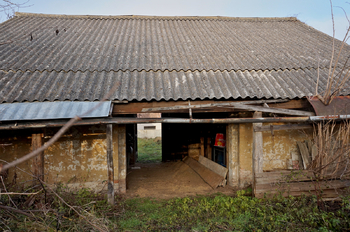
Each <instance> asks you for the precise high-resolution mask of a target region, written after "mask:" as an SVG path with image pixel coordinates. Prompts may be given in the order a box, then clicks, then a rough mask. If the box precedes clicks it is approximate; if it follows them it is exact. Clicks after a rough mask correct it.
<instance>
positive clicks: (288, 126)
mask: <svg viewBox="0 0 350 232" xmlns="http://www.w3.org/2000/svg"><path fill="white" fill-rule="evenodd" d="M271 126H272V129H273V130H274V131H276V130H302V129H312V128H313V126H312V125H311V124H308V123H303V124H286V125H268V126H261V127H256V128H255V129H254V131H256V132H263V131H271Z"/></svg>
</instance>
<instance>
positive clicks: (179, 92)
mask: <svg viewBox="0 0 350 232" xmlns="http://www.w3.org/2000/svg"><path fill="white" fill-rule="evenodd" d="M327 75H328V69H322V70H320V79H319V92H322V91H324V87H325V86H326V84H327ZM316 82H317V70H316V69H311V70H309V69H305V70H302V69H299V70H291V71H288V70H285V71H281V70H279V71H250V72H248V71H244V72H241V71H237V72H235V71H230V72H228V71H223V72H221V71H216V72H214V71H209V72H207V71H202V72H198V71H194V72H191V71H187V72H184V71H180V72H176V71H173V72H169V71H164V72H162V71H157V72H153V71H151V72H146V71H142V72H138V71H134V72H129V71H127V72H76V73H75V72H68V73H66V72H48V71H44V72H39V71H35V72H33V73H32V72H29V71H27V72H25V73H22V72H7V73H5V72H2V71H0V89H1V91H0V102H23V101H28V102H33V101H40V102H42V101H65V100H69V101H96V100H100V99H102V98H103V97H104V95H105V94H106V93H107V92H109V91H110V90H111V89H112V88H114V89H116V91H115V92H114V94H113V95H112V96H111V97H110V99H109V100H128V101H132V100H137V101H142V100H147V101H151V100H157V101H159V100H180V99H182V100H186V99H192V100H195V99H221V98H225V99H229V98H235V99H237V98H275V99H276V98H282V99H286V98H289V99H293V98H302V97H305V96H311V95H313V94H315V88H316ZM345 88H346V89H345V90H344V92H343V94H345V95H346V94H347V93H348V92H350V83H347V84H346V86H345Z"/></svg>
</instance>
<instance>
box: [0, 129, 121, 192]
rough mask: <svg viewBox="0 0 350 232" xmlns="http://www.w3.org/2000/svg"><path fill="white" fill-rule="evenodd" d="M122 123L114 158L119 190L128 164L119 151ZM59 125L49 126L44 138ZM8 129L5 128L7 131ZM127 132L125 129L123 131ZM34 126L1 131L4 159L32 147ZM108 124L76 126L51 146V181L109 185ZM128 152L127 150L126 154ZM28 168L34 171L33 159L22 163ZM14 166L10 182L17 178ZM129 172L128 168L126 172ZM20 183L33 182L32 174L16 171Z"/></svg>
mask: <svg viewBox="0 0 350 232" xmlns="http://www.w3.org/2000/svg"><path fill="white" fill-rule="evenodd" d="M119 127H122V128H123V127H125V126H118V125H113V161H114V182H115V189H116V191H117V192H118V191H119V176H120V174H119V170H120V166H121V167H122V168H123V169H124V168H125V167H124V166H125V165H124V166H123V165H121V164H119V160H120V157H119V155H118V150H119V139H118V136H119V137H120V136H122V134H121V133H120V132H119V133H118V128H119ZM57 130H58V129H46V130H44V131H42V132H43V133H44V138H43V142H46V141H48V140H49V139H50V138H51V137H52V135H53V134H54V133H55V132H57ZM3 132H4V131H3ZM122 132H124V133H125V129H124V130H123V131H122ZM31 133H33V131H31V130H17V131H11V133H9V134H6V133H2V134H1V144H8V146H1V147H0V159H2V160H5V161H7V162H10V161H12V160H15V159H17V158H19V157H22V156H23V155H25V154H28V153H29V152H30V151H31ZM106 153H107V151H106V126H105V125H99V126H81V127H72V128H71V129H70V130H69V131H68V132H67V133H66V134H65V135H64V136H62V137H61V138H60V139H59V140H58V141H57V142H55V143H54V144H53V145H52V146H50V147H49V148H48V149H47V150H46V151H45V152H44V157H45V164H44V173H45V178H44V181H46V182H47V183H49V184H54V183H59V182H62V183H65V184H69V185H70V186H71V187H89V188H93V189H96V190H99V189H105V188H106V180H107V156H106ZM124 156H125V154H124ZM124 160H125V158H124ZM18 167H19V168H21V169H23V170H25V171H26V172H29V173H30V172H31V160H29V161H27V162H25V163H22V164H20V165H19V166H18ZM14 172H15V171H14V169H10V170H9V172H8V174H9V175H8V177H7V179H6V181H7V182H13V180H14ZM122 175H123V177H124V176H125V170H124V171H123V173H122ZM16 176H17V178H16V181H17V182H18V183H20V182H24V183H30V182H28V181H29V180H31V179H32V177H31V176H30V175H28V174H25V173H23V172H21V171H19V170H17V171H16ZM124 179H125V177H124Z"/></svg>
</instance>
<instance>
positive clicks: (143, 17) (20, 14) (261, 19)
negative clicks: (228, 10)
mask: <svg viewBox="0 0 350 232" xmlns="http://www.w3.org/2000/svg"><path fill="white" fill-rule="evenodd" d="M15 16H16V17H38V18H71V19H139V20H205V21H208V20H214V21H215V20H216V21H252V22H265V21H299V20H298V19H297V18H296V17H228V16H147V15H64V14H38V13H26V12H16V13H15Z"/></svg>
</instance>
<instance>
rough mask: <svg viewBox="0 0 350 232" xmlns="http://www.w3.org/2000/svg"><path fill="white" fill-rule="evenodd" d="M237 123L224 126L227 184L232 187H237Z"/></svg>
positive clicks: (238, 182)
mask: <svg viewBox="0 0 350 232" xmlns="http://www.w3.org/2000/svg"><path fill="white" fill-rule="evenodd" d="M238 127H239V125H238V124H228V125H227V126H226V157H227V159H228V161H227V164H226V167H227V168H228V174H227V182H228V183H227V184H228V185H230V186H232V187H239V184H240V177H239V167H240V165H239V151H238V149H239V147H238V140H239V136H238Z"/></svg>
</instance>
